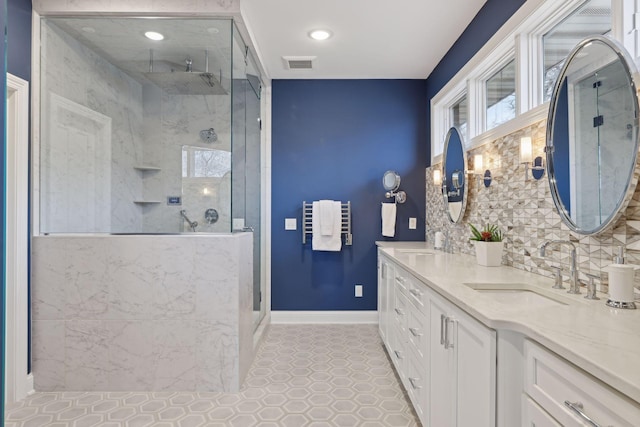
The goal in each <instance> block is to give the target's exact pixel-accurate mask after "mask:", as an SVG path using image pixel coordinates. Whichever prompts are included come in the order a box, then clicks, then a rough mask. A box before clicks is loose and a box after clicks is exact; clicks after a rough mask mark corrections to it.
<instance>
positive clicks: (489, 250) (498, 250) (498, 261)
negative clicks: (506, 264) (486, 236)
mask: <svg viewBox="0 0 640 427" xmlns="http://www.w3.org/2000/svg"><path fill="white" fill-rule="evenodd" d="M473 243H474V244H475V246H476V260H477V262H478V264H480V265H484V266H486V267H499V266H500V265H502V249H503V248H504V242H481V241H474V242H473Z"/></svg>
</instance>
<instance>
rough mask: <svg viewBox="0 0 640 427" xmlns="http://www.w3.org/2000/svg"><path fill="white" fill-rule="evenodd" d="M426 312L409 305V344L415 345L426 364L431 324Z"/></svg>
mask: <svg viewBox="0 0 640 427" xmlns="http://www.w3.org/2000/svg"><path fill="white" fill-rule="evenodd" d="M427 319H428V317H427V316H426V313H424V312H422V311H420V310H418V309H416V308H415V307H413V306H411V305H410V306H409V312H408V316H407V336H408V337H409V346H411V347H413V350H415V352H416V354H417V356H418V357H419V360H420V361H421V362H422V363H424V364H425V365H426V363H427V362H425V360H427V356H426V355H427V352H428V349H429V347H428V344H429V324H428V323H427Z"/></svg>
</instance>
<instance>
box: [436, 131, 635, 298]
mask: <svg viewBox="0 0 640 427" xmlns="http://www.w3.org/2000/svg"><path fill="white" fill-rule="evenodd" d="M545 131H546V120H542V121H540V122H538V123H535V124H533V125H531V126H529V127H527V128H524V129H522V130H520V131H517V132H514V133H512V134H510V135H507V136H505V137H503V138H499V139H497V140H496V141H493V142H491V143H490V144H486V145H483V146H481V147H478V148H475V149H473V150H469V151H468V152H467V164H468V165H471V162H472V159H473V156H474V155H475V154H483V156H484V162H485V164H487V163H488V166H487V168H488V169H491V172H492V174H493V175H494V179H493V182H492V183H491V186H490V187H488V188H487V187H485V186H484V184H483V182H482V181H479V180H477V179H476V177H475V176H471V175H469V176H468V183H469V192H468V198H467V210H466V212H465V214H464V217H463V220H462V221H461V223H459V224H451V223H450V222H449V220H448V219H447V216H446V211H445V206H444V202H443V199H442V194H441V191H440V188H439V187H436V186H435V185H434V183H433V172H432V171H433V168H434V167H437V168H441V167H442V164H441V163H440V164H436V165H433V166H431V167H429V168H427V172H426V200H427V207H426V225H427V227H426V228H427V235H426V236H427V240H428V241H433V234H432V231H434V230H435V231H438V230H440V231H447V232H448V233H449V236H450V239H451V242H452V245H453V250H454V252H462V253H466V254H474V253H475V252H474V247H473V245H472V244H471V242H470V241H469V236H470V232H469V224H474V225H480V226H482V225H484V224H486V223H492V224H497V225H498V226H499V227H500V228H501V229H502V230H503V231H504V232H505V252H504V256H503V264H506V265H510V266H513V267H515V268H518V269H521V270H525V271H530V272H532V273H536V274H541V275H544V276H548V277H552V276H553V273H552V267H555V266H561V267H562V268H563V272H564V274H565V280H567V278H566V276H567V275H568V273H569V264H570V262H569V261H570V258H569V252H568V251H567V249H566V248H561V249H554V250H553V251H548V252H547V257H545V258H541V257H540V256H539V255H538V248H539V247H540V245H541V244H542V243H543V242H544V241H546V240H550V239H561V240H570V241H572V242H573V243H574V244H575V245H576V247H577V248H578V262H579V270H580V273H581V276H580V277H581V278H582V279H586V277H585V276H584V273H590V274H595V275H598V276H599V277H600V280H599V281H598V287H599V289H600V290H602V291H606V290H607V283H608V282H607V281H608V276H607V274H606V273H605V272H604V271H603V268H604V267H606V266H607V265H609V264H611V263H612V259H613V255H614V253H616V251H617V247H618V246H621V245H624V246H629V247H628V250H627V254H626V255H627V262H628V263H633V264H640V251H635V250H631V249H633V248H635V246H636V245H639V244H640V231H639V230H640V189H639V190H636V193H635V194H634V196H633V199H632V200H631V202H630V203H629V206H628V208H627V209H626V211H625V212H624V214H623V216H622V217H621V218H620V219H619V220H618V222H617V223H616V224H615V225H614V226H613V227H611V228H609V229H608V230H607V231H605V232H603V233H601V234H599V235H597V236H581V235H579V234H577V233H574V232H572V231H570V230H569V229H568V228H567V227H566V226H565V225H564V224H563V223H562V220H561V219H560V216H559V215H558V213H557V212H556V210H555V207H554V204H553V199H552V197H551V192H550V189H549V183H548V179H547V176H546V174H545V176H544V177H543V178H542V179H541V180H539V181H536V180H533V179H531V180H529V181H525V171H524V166H523V165H521V164H519V144H520V138H521V137H522V136H525V135H530V136H531V137H532V141H533V153H534V156H536V155H541V156H543V158H544V151H543V149H544V145H545ZM639 276H640V275H636V288H639V289H640V277H639Z"/></svg>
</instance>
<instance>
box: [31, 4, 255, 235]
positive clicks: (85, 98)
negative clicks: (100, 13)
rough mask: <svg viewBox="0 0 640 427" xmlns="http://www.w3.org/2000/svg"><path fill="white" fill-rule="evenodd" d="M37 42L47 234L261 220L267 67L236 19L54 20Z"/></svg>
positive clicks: (220, 226)
mask: <svg viewBox="0 0 640 427" xmlns="http://www.w3.org/2000/svg"><path fill="white" fill-rule="evenodd" d="M149 31H153V32H156V33H160V34H162V35H163V36H164V39H162V40H151V39H149V38H147V37H145V33H147V32H149ZM41 51H42V57H41V108H42V111H41V118H42V125H41V142H40V168H39V189H38V190H39V195H40V198H39V199H40V200H39V207H40V215H39V228H40V232H41V233H48V234H52V233H141V234H144V233H182V232H192V231H193V227H190V226H189V225H188V224H187V223H186V221H185V220H184V219H183V216H182V215H181V214H180V212H181V211H186V212H187V215H188V216H189V218H191V220H192V221H194V222H197V223H198V224H199V226H198V227H197V228H196V229H195V231H197V232H214V233H217V232H224V233H228V232H232V231H234V224H236V227H235V228H242V227H245V226H251V227H253V228H254V229H255V227H256V226H258V224H253V223H252V221H255V220H256V218H257V219H258V220H259V212H257V213H256V212H249V210H250V209H256V208H257V209H258V211H259V206H260V203H259V197H260V193H259V179H260V178H259V173H260V172H259V171H260V165H259V162H260V160H259V153H260V136H259V130H258V131H257V132H256V131H255V129H254V127H255V124H254V122H256V121H257V119H258V117H259V113H260V111H259V110H260V107H259V106H260V90H259V89H258V91H257V92H256V91H255V90H253V91H250V90H248V88H255V87H256V86H257V87H258V88H259V87H260V85H259V80H260V73H259V72H258V70H257V67H256V65H255V62H254V60H253V58H252V57H251V54H250V52H248V49H247V48H246V45H245V44H244V42H243V40H242V39H241V37H240V36H239V34H238V32H237V30H236V29H235V27H234V23H233V20H231V19H173V18H171V19H169V18H167V19H137V18H119V17H118V18H116V17H113V18H109V17H91V18H88V17H46V18H43V19H42V20H41ZM256 80H257V82H258V83H257V84H256ZM248 104H251V105H248ZM248 114H254V115H255V117H250V116H249V115H248ZM251 150H255V151H256V153H257V154H256V153H253V152H249V151H251ZM256 155H257V156H258V157H257V162H258V163H257V165H255V164H251V165H249V164H248V163H247V160H248V159H253V158H256ZM214 165H215V166H214ZM256 166H257V169H256V171H257V172H253V171H249V170H248V169H252V170H253V168H255V167H256ZM255 173H257V174H258V175H257V176H254V177H251V175H252V174H255ZM247 177H249V178H247ZM256 179H257V183H256V182H255V180H256ZM256 188H257V189H258V192H257V193H256V191H255V190H256ZM251 197H257V198H258V200H257V201H249V198H251ZM170 200H171V201H175V200H179V201H180V202H179V203H171V202H169V201H170ZM208 209H214V210H215V211H216V212H217V213H218V219H217V220H216V221H215V222H214V221H211V220H210V218H211V216H209V219H207V218H206V217H205V216H206V212H207V210H208ZM239 225H242V227H239Z"/></svg>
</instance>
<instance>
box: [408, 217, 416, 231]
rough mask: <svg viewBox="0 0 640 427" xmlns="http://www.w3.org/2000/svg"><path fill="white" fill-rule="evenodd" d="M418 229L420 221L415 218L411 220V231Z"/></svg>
mask: <svg viewBox="0 0 640 427" xmlns="http://www.w3.org/2000/svg"><path fill="white" fill-rule="evenodd" d="M416 227H418V221H417V220H416V219H415V218H409V230H415V229H416Z"/></svg>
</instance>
